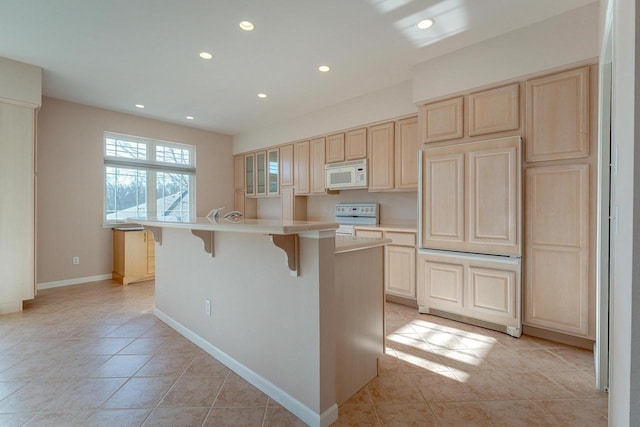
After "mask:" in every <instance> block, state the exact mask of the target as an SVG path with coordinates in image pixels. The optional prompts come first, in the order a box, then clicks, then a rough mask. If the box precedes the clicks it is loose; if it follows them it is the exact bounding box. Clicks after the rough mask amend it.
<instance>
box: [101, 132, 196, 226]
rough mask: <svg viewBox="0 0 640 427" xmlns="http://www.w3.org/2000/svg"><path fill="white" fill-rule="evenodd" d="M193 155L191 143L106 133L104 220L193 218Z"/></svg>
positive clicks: (194, 171) (194, 179) (193, 148)
mask: <svg viewBox="0 0 640 427" xmlns="http://www.w3.org/2000/svg"><path fill="white" fill-rule="evenodd" d="M195 156H196V149H195V147H194V146H192V145H185V144H178V143H175V142H165V141H156V140H152V139H146V138H140V137H134V136H127V135H118V134H114V133H110V132H105V134H104V177H105V180H104V182H105V192H104V194H105V199H104V200H105V203H104V206H105V209H104V220H105V222H122V221H123V220H125V219H126V218H129V217H138V218H145V219H147V218H149V217H158V218H163V219H171V220H176V221H189V220H190V218H194V217H195V209H196V206H195V182H196V169H195V164H196V162H195Z"/></svg>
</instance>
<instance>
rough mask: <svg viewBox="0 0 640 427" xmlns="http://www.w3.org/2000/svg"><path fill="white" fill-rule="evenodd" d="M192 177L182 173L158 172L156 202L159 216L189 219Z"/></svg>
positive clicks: (181, 219)
mask: <svg viewBox="0 0 640 427" xmlns="http://www.w3.org/2000/svg"><path fill="white" fill-rule="evenodd" d="M192 179H193V176H191V175H186V174H181V173H168V172H158V173H157V179H156V198H157V200H156V203H157V207H158V217H159V218H162V217H163V218H165V219H171V220H177V221H189V217H190V215H189V214H190V208H191V206H190V197H189V196H190V195H189V189H190V187H191V185H190V184H191V180H192Z"/></svg>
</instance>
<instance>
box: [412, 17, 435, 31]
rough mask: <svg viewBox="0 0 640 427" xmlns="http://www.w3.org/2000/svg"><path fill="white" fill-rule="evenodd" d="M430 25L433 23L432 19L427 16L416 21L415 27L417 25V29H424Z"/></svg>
mask: <svg viewBox="0 0 640 427" xmlns="http://www.w3.org/2000/svg"><path fill="white" fill-rule="evenodd" d="M432 25H433V19H429V18H427V19H423V20H422V21H420V22H418V23H417V24H416V27H418V29H419V30H426V29H427V28H431V26H432Z"/></svg>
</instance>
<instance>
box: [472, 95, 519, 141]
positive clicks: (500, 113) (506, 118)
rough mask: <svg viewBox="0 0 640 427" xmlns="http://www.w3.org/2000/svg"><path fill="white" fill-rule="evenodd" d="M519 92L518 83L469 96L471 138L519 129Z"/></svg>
mask: <svg viewBox="0 0 640 427" xmlns="http://www.w3.org/2000/svg"><path fill="white" fill-rule="evenodd" d="M519 92H520V87H519V85H518V84H517V83H516V84H512V85H509V86H504V87H499V88H496V89H491V90H486V91H483V92H477V93H472V94H471V95H469V136H476V135H486V134H490V133H498V132H504V131H508V130H514V129H518V128H519V127H520V117H519V116H520V109H519V103H520V97H519V96H518V95H519Z"/></svg>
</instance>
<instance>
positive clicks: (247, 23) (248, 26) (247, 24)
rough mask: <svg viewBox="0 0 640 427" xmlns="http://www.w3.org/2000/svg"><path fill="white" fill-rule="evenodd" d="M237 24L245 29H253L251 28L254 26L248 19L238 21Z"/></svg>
mask: <svg viewBox="0 0 640 427" xmlns="http://www.w3.org/2000/svg"><path fill="white" fill-rule="evenodd" d="M238 25H239V26H240V28H242V29H243V30H245V31H253V29H254V28H255V27H254V26H253V22H250V21H240V23H239V24H238Z"/></svg>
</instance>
